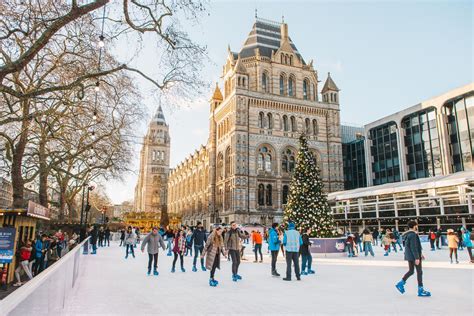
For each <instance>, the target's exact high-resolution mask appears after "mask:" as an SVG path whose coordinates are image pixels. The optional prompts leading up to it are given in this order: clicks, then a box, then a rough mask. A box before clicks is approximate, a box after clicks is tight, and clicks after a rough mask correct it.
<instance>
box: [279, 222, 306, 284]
mask: <svg viewBox="0 0 474 316" xmlns="http://www.w3.org/2000/svg"><path fill="white" fill-rule="evenodd" d="M302 244H303V240H302V239H301V235H300V233H299V232H298V231H297V230H295V223H293V222H289V223H288V230H287V231H286V232H285V235H284V236H283V245H284V246H285V248H286V278H283V280H284V281H291V262H293V265H294V266H295V275H296V279H297V280H298V281H300V280H301V274H300V263H299V257H300V247H301V245H302Z"/></svg>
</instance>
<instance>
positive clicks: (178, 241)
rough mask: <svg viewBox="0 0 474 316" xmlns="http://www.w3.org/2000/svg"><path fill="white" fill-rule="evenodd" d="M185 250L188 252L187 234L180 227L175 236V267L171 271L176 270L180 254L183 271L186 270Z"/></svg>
mask: <svg viewBox="0 0 474 316" xmlns="http://www.w3.org/2000/svg"><path fill="white" fill-rule="evenodd" d="M185 252H186V236H185V235H184V231H183V230H181V229H180V230H178V232H176V233H175V237H174V239H173V254H174V259H173V267H172V268H171V272H173V273H174V271H175V266H176V261H177V260H178V256H179V261H180V263H181V271H182V272H186V270H184V266H183V256H184V253H185Z"/></svg>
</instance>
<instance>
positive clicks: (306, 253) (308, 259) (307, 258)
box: [300, 228, 314, 275]
mask: <svg viewBox="0 0 474 316" xmlns="http://www.w3.org/2000/svg"><path fill="white" fill-rule="evenodd" d="M310 235H311V228H308V229H307V230H306V232H304V233H303V235H301V239H302V240H303V244H302V245H301V247H300V251H301V274H302V275H307V274H314V271H313V270H311V263H312V262H313V256H312V255H311V241H310V240H309V236H310ZM306 266H307V267H308V271H306Z"/></svg>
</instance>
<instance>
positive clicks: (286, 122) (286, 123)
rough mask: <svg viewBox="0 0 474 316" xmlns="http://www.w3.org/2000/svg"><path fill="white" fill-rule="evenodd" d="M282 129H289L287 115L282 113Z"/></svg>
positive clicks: (286, 130)
mask: <svg viewBox="0 0 474 316" xmlns="http://www.w3.org/2000/svg"><path fill="white" fill-rule="evenodd" d="M283 130H284V131H285V132H288V131H289V128H288V116H286V115H283Z"/></svg>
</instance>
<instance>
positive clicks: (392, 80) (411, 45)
mask: <svg viewBox="0 0 474 316" xmlns="http://www.w3.org/2000/svg"><path fill="white" fill-rule="evenodd" d="M255 8H257V10H258V16H259V17H262V18H266V19H270V20H275V21H281V19H282V16H284V19H285V22H286V23H288V28H289V35H290V37H291V38H292V40H293V42H294V43H295V45H296V47H297V48H298V50H299V52H300V53H301V54H302V55H303V57H304V58H305V60H310V59H313V60H314V67H315V69H316V70H317V71H318V73H319V78H320V80H323V81H324V80H325V79H326V76H327V72H331V75H332V78H333V79H334V81H335V82H336V84H337V85H338V86H339V88H340V89H341V93H340V103H341V119H342V122H346V123H351V124H355V125H364V124H366V123H369V122H371V121H374V120H376V119H378V118H381V117H383V116H386V115H388V114H391V113H394V112H396V111H399V110H401V109H404V108H406V107H409V106H411V105H414V104H417V103H419V102H420V101H423V100H425V99H428V98H431V97H433V96H436V95H438V94H441V93H444V92H446V91H448V90H450V89H453V88H456V87H459V86H462V85H464V84H467V83H469V82H472V81H473V73H474V67H473V56H474V54H473V53H474V52H473V30H474V27H473V15H474V11H473V10H474V8H473V2H472V1H455V0H451V1H404V0H403V1H316V0H312V1H289V0H287V1H261V0H259V1H257V0H251V1H211V2H210V6H209V12H208V13H209V15H206V16H204V17H203V18H202V20H201V23H200V24H199V25H197V26H196V25H193V26H187V25H186V24H184V25H185V27H188V31H189V33H190V34H191V36H192V37H193V38H194V39H196V40H197V41H198V42H200V43H201V44H205V45H207V48H208V52H209V57H210V62H209V63H207V64H206V67H205V69H204V71H203V73H202V75H203V78H204V79H205V80H206V81H208V82H209V83H211V86H213V84H212V83H213V82H216V81H218V82H219V79H220V75H221V69H222V65H223V64H224V62H225V59H226V56H227V45H228V44H229V45H230V47H231V49H232V50H234V51H239V50H240V48H241V46H242V44H243V42H244V41H245V39H246V37H247V35H248V33H249V32H250V30H251V28H252V25H253V23H254V21H255V17H254V16H255ZM117 49H119V50H120V49H126V46H120V45H119V46H118V47H117ZM119 53H120V52H119ZM142 54H143V55H141V57H140V59H141V62H142V63H144V64H146V63H148V62H152V60H153V58H154V54H155V52H154V51H153V47H151V46H149V45H146V44H145V45H144V49H143V51H142ZM142 86H143V89H144V93H145V96H147V97H146V98H145V99H144V102H145V105H146V106H147V108H148V110H149V116H151V115H152V114H153V112H154V111H155V108H156V106H157V101H156V98H152V97H148V95H149V94H148V93H147V91H148V90H147V89H149V87H148V86H147V84H146V83H143V84H142ZM321 87H322V84H321V85H320V88H321ZM211 90H212V89H211V88H209V92H208V93H207V94H205V95H202V96H199V97H197V98H196V99H195V100H194V101H193V102H192V103H190V104H185V105H171V104H170V105H167V104H163V107H164V111H165V116H166V119H167V121H168V123H169V125H170V134H171V167H174V166H176V164H177V163H179V162H180V161H182V160H183V159H184V158H185V157H186V156H187V155H188V154H190V153H192V152H194V150H195V149H196V148H198V147H199V145H200V144H205V143H206V141H207V135H208V125H209V124H208V117H209V108H208V104H207V100H208V99H209V98H210V96H211V93H212V91H211ZM146 125H147V122H143V126H142V128H141V130H139V131H137V136H142V135H143V134H144V132H145V130H146ZM139 150H140V146H139V145H138V144H137V146H136V157H135V158H134V165H133V169H135V170H137V169H138V152H139ZM136 178H137V176H136V172H132V173H130V174H128V175H125V177H124V181H123V182H119V181H110V182H108V183H106V191H107V192H108V194H109V196H110V197H111V199H112V200H113V202H114V203H121V202H122V201H124V200H129V199H133V190H134V186H135V183H136Z"/></svg>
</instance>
